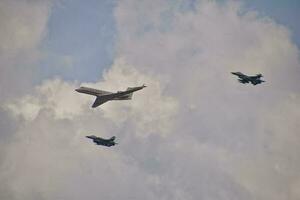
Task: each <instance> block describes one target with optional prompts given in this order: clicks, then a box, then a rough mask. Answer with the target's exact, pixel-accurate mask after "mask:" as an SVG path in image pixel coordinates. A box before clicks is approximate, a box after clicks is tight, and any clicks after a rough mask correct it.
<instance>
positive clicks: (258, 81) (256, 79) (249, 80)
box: [231, 72, 265, 85]
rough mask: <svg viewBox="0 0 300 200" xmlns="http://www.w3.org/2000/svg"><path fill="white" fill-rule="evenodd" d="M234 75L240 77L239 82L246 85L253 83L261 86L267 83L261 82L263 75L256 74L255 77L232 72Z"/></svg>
mask: <svg viewBox="0 0 300 200" xmlns="http://www.w3.org/2000/svg"><path fill="white" fill-rule="evenodd" d="M231 73H232V74H233V75H236V76H238V77H239V79H238V81H239V82H240V83H243V84H246V83H252V84H253V85H257V84H261V83H262V82H265V81H264V80H261V79H260V78H262V77H263V76H262V74H256V75H255V76H247V75H245V74H243V73H241V72H231Z"/></svg>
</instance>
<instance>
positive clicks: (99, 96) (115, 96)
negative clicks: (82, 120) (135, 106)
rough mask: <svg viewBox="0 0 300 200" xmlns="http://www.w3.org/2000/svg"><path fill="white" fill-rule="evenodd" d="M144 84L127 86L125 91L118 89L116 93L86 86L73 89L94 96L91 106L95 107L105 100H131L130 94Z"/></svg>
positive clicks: (143, 86) (141, 87)
mask: <svg viewBox="0 0 300 200" xmlns="http://www.w3.org/2000/svg"><path fill="white" fill-rule="evenodd" d="M145 87H146V86H145V85H142V86H139V87H129V88H127V90H125V91H118V92H116V93H112V92H107V91H103V90H97V89H94V88H88V87H80V88H78V89H76V90H75V91H77V92H79V93H84V94H89V95H93V96H96V100H95V102H94V103H93V105H92V108H95V107H97V106H100V105H101V104H104V103H105V102H107V101H111V100H131V99H132V95H133V93H134V92H136V91H138V90H141V89H143V88H145Z"/></svg>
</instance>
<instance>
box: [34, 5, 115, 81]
mask: <svg viewBox="0 0 300 200" xmlns="http://www.w3.org/2000/svg"><path fill="white" fill-rule="evenodd" d="M113 7H114V1H111V0H102V1H97V0H90V1H89V3H88V4H87V3H86V2H83V1H80V0H65V1H63V2H61V3H59V4H55V5H54V7H53V9H52V13H51V16H50V19H49V22H48V34H47V37H46V39H45V41H44V42H43V44H42V49H43V51H44V52H45V57H44V59H42V60H41V63H40V65H41V72H42V74H43V76H42V77H39V78H41V79H44V78H47V77H51V76H60V77H62V78H64V79H67V80H90V81H95V80H97V79H98V78H99V76H100V74H101V72H102V70H103V69H104V68H106V67H109V66H110V65H111V62H112V60H113V57H114V41H115V37H116V31H115V25H114V19H113Z"/></svg>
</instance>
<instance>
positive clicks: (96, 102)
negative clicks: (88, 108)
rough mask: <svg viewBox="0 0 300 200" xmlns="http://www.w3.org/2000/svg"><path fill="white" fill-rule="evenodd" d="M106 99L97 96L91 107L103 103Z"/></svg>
mask: <svg viewBox="0 0 300 200" xmlns="http://www.w3.org/2000/svg"><path fill="white" fill-rule="evenodd" d="M107 101H108V100H107V99H104V98H101V97H97V98H96V100H95V102H94V103H93V105H92V108H96V107H98V106H100V105H101V104H104V103H105V102H107Z"/></svg>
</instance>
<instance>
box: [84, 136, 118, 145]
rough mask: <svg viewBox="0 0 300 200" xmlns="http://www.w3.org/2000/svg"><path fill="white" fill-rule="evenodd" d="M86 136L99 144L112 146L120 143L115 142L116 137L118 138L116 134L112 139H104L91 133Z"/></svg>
mask: <svg viewBox="0 0 300 200" xmlns="http://www.w3.org/2000/svg"><path fill="white" fill-rule="evenodd" d="M86 137H87V138H89V139H92V140H93V142H94V143H96V144H97V145H102V146H107V147H111V146H114V145H116V144H118V143H116V142H115V139H116V137H115V136H112V137H111V138H110V139H104V138H101V137H97V136H94V135H90V136H86Z"/></svg>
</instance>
